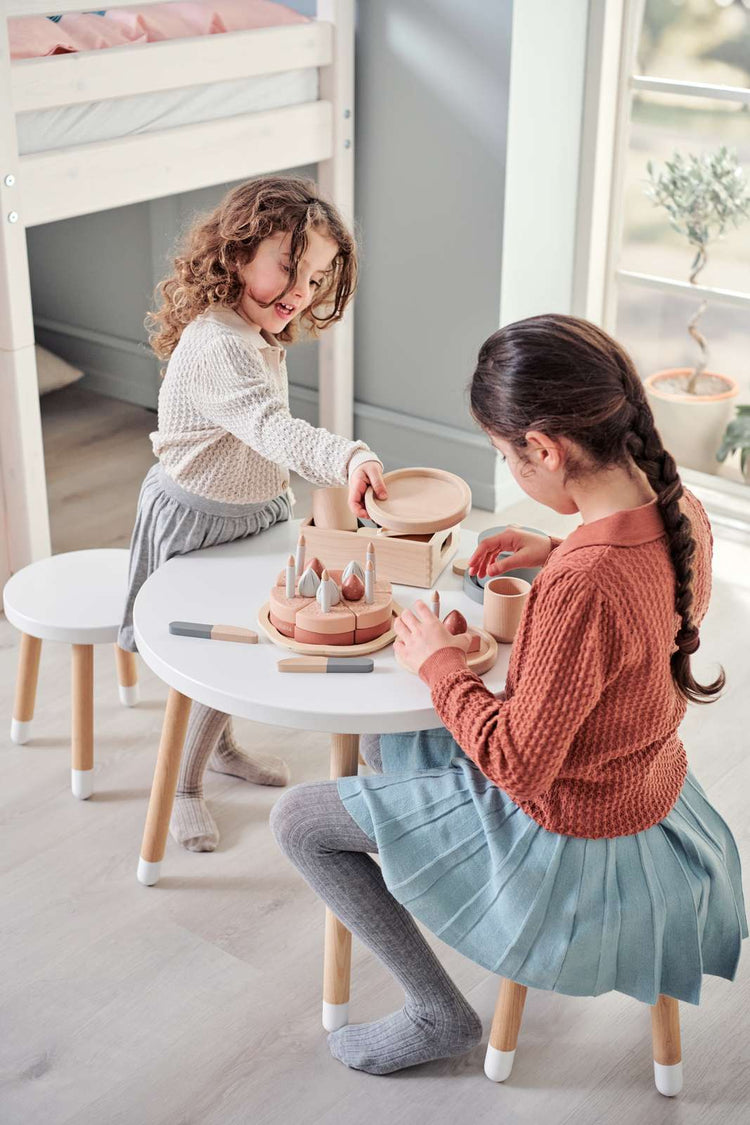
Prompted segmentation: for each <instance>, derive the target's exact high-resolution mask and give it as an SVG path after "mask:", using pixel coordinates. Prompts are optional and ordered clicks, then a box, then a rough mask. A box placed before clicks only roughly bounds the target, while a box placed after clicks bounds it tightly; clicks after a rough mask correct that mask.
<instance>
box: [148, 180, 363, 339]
mask: <svg viewBox="0 0 750 1125" xmlns="http://www.w3.org/2000/svg"><path fill="white" fill-rule="evenodd" d="M310 230H316V231H319V232H320V233H321V234H325V235H327V236H328V237H329V238H332V239H333V241H334V242H335V243H336V244H337V246H338V253H337V254H336V257H335V258H334V259H333V262H332V263H331V269H330V272H329V274H328V276H327V279H326V283H325V284H324V285H322V286H321V287H320V289H319V290H318V291H317V292H316V294H315V297H314V299H313V301H312V303H311V304H310V305H309V306H308V308H306V309H305V311H304V312H303V313H302V314H301V316H300V317H297V318H295V320H294V321H290V323H289V324H287V325H286V327H285V328H284V329H283V330H282V331H281V332H279V333H278V339H279V340H282V341H284V342H285V343H287V342H291V341H293V340H294V339H296V337H297V334H298V331H299V322H300V321H301V322H302V323H303V324H304V325H305V327H306V329H307V331H308V333H309V334H310V335H312V336H316V335H317V333H318V332H319V331H320V330H322V329H324V328H328V327H329V326H330V325H331V324H335V323H336V322H337V321H339V320H341V317H342V316H343V314H344V309H345V308H346V306H347V304H348V302H349V300H350V299H351V297H352V295H353V293H354V290H355V288H356V284H357V250H356V244H355V241H354V237H353V235H352V234H351V233H350V231H349V230H348V228H347V226H346V223H345V222H344V220H343V219H342V217H341V215H340V214H339V212H338V211H337V209H336V208H335V207H334V206H333V204H332V203H329V202H328V200H326V199H324V198H323V197H322V196H321V195H320V193H319V191H318V187H317V185H316V184H315V182H314V181H313V180H305V179H301V178H297V177H293V176H262V177H260V178H259V179H256V180H249V181H248V182H247V183H244V184H240V185H239V187H236V188H233V189H232V190H231V191H230V192H229V193H228V194H227V195H226V196H225V197H224V199H223V200H222V202H221V203H220V204H219V206H218V207H217V208H216V210H214V211H212V212H211V214H209V215H204V216H202V217H201V218H200V219H198V220H197V221H196V222H195V223H194V225H193V227H192V228H191V230H190V231H189V232H188V234H187V237H186V238H185V240H184V242H183V244H182V247H181V249H180V252H179V253H178V255H177V257H176V258H175V263H174V271H173V273H172V274H171V275H170V276H169V277H167V278H165V280H164V281H162V282H161V283H160V284H159V285H158V286H157V290H156V293H157V295H158V297H159V298H161V304H160V306H159V308H157V309H156V310H155V311H154V312H150V313H149V314H148V316H147V318H146V326H147V328H148V330H149V342H150V344H151V347H152V348H153V350H154V351H155V352H156V354H157V356H158V357H159V358H160V359H169V357H170V356H171V354H172V352H173V351H174V349H175V348H176V347H177V344H178V342H179V339H180V336H181V335H182V332H183V329H184V328H185V326H186V325H188V324H189V323H190V321H191V320H194V319H195V317H196V316H198V315H199V314H200V313H202V312H204V311H205V310H206V309H207V308H208V307H209V306H210V305H226V306H228V307H229V308H234V307H235V306H236V305H237V304H238V303H239V300H240V297H241V295H242V281H241V278H240V276H239V270H240V269H241V268H242V267H243V266H245V265H247V263H248V262H250V261H252V259H253V258H254V256H255V254H256V252H257V249H258V247H259V246H260V244H261V242H262V241H263V240H264V239H266V238H270V237H271V236H272V235H274V234H276V233H278V232H279V231H283V232H285V233H288V234H289V235H290V236H291V238H290V246H289V284H288V286H287V288H286V289H285V290H284V292H283V293H280V294H279V296H278V297H276V298H274V300H281V299H282V298H283V296H284V294H285V293H288V292H289V289H291V287H292V286H293V285H294V282H295V280H296V277H297V267H298V264H299V261H300V258H301V257H302V255H303V254H304V253H305V250H306V248H307V232H308V231H310ZM270 304H273V302H270Z"/></svg>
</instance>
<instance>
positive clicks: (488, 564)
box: [469, 527, 552, 578]
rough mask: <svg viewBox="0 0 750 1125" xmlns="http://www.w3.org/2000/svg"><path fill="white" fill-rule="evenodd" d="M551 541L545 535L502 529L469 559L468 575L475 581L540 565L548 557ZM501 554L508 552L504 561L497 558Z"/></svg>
mask: <svg viewBox="0 0 750 1125" xmlns="http://www.w3.org/2000/svg"><path fill="white" fill-rule="evenodd" d="M551 550H552V541H551V539H550V537H549V536H548V535H537V534H536V533H535V532H533V531H522V530H521V528H520V527H506V529H505V531H501V532H500V534H499V535H493V536H491V538H489V539H483V540H482V542H481V543H480V544H479V546H478V547H477V549H476V551H475V552H474V554H473V555H472V556H471V558H470V559H469V574H475V575H476V576H477V578H495V577H497V575H498V574H505V572H506V571H508V570H515V569H516V568H517V567H522V566H542V565H543V564H544V563H545V562H546V561H547V559H548V558H549V553H550V551H551ZM501 551H510V554H509V555H508V556H507V558H504V559H498V558H497V555H498V554H499V553H500V552H501Z"/></svg>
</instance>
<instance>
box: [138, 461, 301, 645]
mask: <svg viewBox="0 0 750 1125" xmlns="http://www.w3.org/2000/svg"><path fill="white" fill-rule="evenodd" d="M291 514H292V502H291V497H290V495H289V494H288V493H284V494H283V495H281V496H277V497H275V498H274V499H273V500H265V501H263V502H262V503H259V504H223V503H220V502H219V501H216V500H206V499H204V498H203V497H201V496H195V495H194V494H193V493H191V492H187V491H186V490H185V489H184V488H181V487H180V485H178V484H175V482H174V481H173V480H172V479H171V477H168V476H167V474H166V473H165V472H164V469H163V468H162V467H161V465H160V464H158V463H157V464H156V465H154V466H153V467H152V468H151V469H149V471H148V473H147V474H146V477H145V479H144V481H143V484H142V485H141V492H140V496H139V497H138V512H137V515H136V519H135V527H134V528H133V537H132V539H131V541H130V570H129V574H128V594H127V601H126V603H125V612H124V614H123V620H122V625H121V626H120V633H119V636H118V638H117V643H118V644H119V646H120V648H124V649H126V650H127V651H128V652H137V648H136V644H135V640H134V637H133V605H134V604H135V599H136V596H137V594H138V591H139V590H140V588H141V586H142V585H143V583H144V582H145V581H146V579H147V578H148V577H149V575H150V574H153V572H154V571H155V570H157V569H158V567H160V566H162V564H163V563H165V562H167V560H168V559H171V558H174V556H175V555H187V554H189V553H190V551H199V550H201V549H202V548H203V547H216V546H218V544H220V543H231V542H232V541H233V540H235V539H246V538H247V537H248V536H250V535H257V534H258V533H259V532H261V531H265V530H266V529H267V528H269V527H272V526H273V525H274V524H275V523H281V522H282V521H283V520H288V519H289V517H290V516H291Z"/></svg>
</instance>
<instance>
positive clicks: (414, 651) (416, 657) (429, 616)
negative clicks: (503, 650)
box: [393, 601, 470, 672]
mask: <svg viewBox="0 0 750 1125" xmlns="http://www.w3.org/2000/svg"><path fill="white" fill-rule="evenodd" d="M393 628H394V630H395V632H396V643H395V648H396V651H397V653H398V656H399V659H400V660H402V661H403V663H404V664H405V665H406V666H407V668H408V669H409V670H410V671H412V672H419V669H420V668H421V667H422V665H423V664H424V662H425V660H427V659H428V658H429V657H430V656H432V655H433V654H434V653H436V652H439V651H440V649H441V648H448V647H449V646H450V647H452V648H460V649H462V650H463V651H464V652H466V650H467V648H468V647H469V643H470V639H469V636H468V634H467V633H464V634H462V635H459V636H457V637H454V636H453V634H452V633H449V632H448V630H447V629H446V627H445V625H443V623H442V621H440V619H439V618H437V617H436V616H435V614H434V613H433V612H432V610H431V609H429V608H428V606H426V605H425V603H424V602H422V601H419V602H415V603H414V605H413V606H412V608H411V609H405V610H404V612H403V613H402V614H401V616H400V617H397V618H396V620H395V621H394V623H393Z"/></svg>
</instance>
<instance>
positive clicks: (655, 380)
mask: <svg viewBox="0 0 750 1125" xmlns="http://www.w3.org/2000/svg"><path fill="white" fill-rule="evenodd" d="M692 373H693V369H692V368H691V367H670V368H668V369H666V370H665V371H657V372H655V373H654V374H653V375H649V377H648V378H647V379H646V381H645V388H646V394H647V396H648V401H649V406H650V407H651V410H652V411H653V414H654V420H655V422H656V428H657V430H658V431H659V433H660V434H661V439H662V442H663V443H664V447H665V449H668V450H669V452H670V453H671V454H672V456H673V457H674V459H675V461H676V462H677V464H678V465H683V466H684V467H685V468H686V469H697V470H698V471H699V472H701V473H715V472H716V471H717V469H718V462H717V460H716V451H717V449H718V448H719V446H720V445H721V439H722V435H723V433H724V430H725V429H726V425H727V422H728V421H729V415H730V413H731V409H732V399H733V398H735V397H736V396H737V395H738V394H739V387H738V385H737V383H736V382H735V381H734V379H732V378H730V377H729V375H719V374H718V373H717V372H715V371H704V372H703V375H702V376H701V378H710V379H714V380H719V381H720V383H721V384H722V385H723V386H724V388H725V389H724V390H718V391H716V392H714V393H712V394H695V395H691V394H688V393H687V391H686V390H679V389H677V388H675V386H674V384H675V382H677V383H678V384H681V385H682V386H683V387H687V384H688V381H689V379H690V376H691V375H692ZM670 384H671V385H670Z"/></svg>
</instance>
